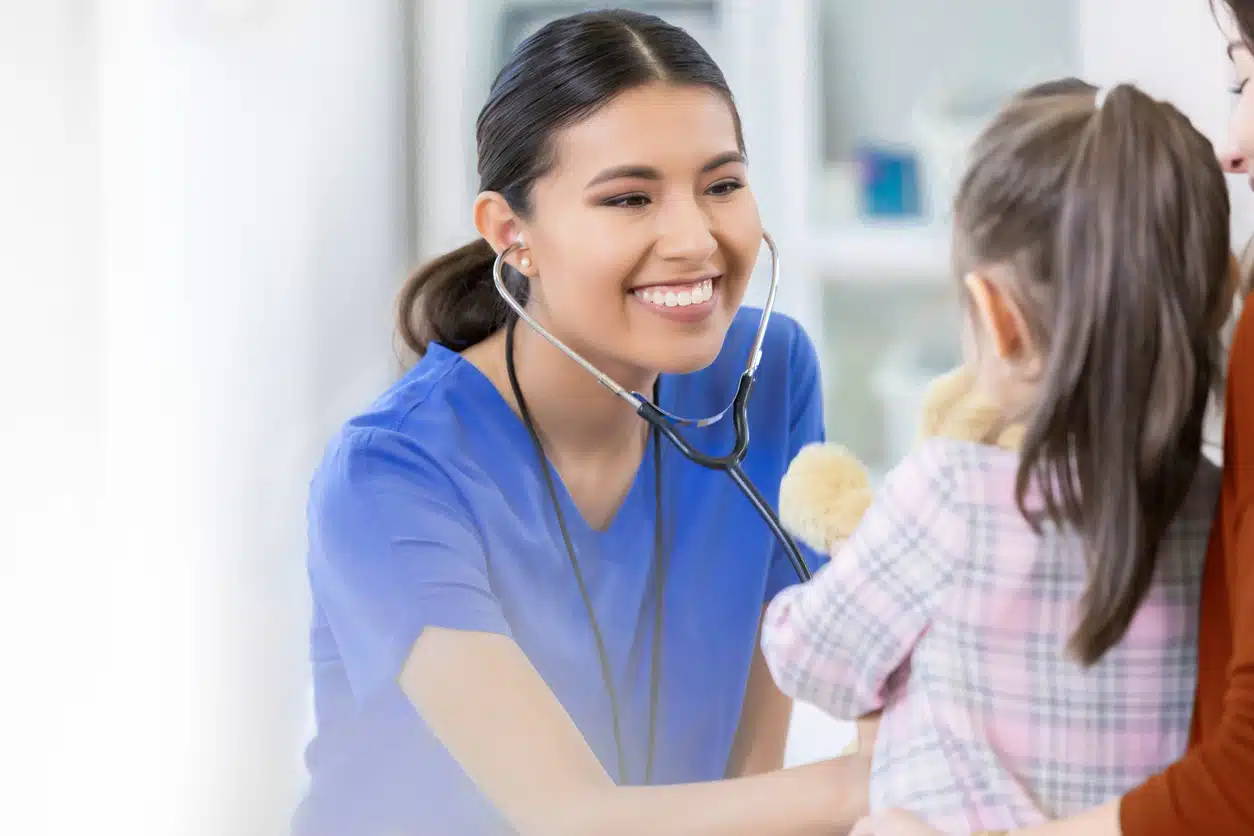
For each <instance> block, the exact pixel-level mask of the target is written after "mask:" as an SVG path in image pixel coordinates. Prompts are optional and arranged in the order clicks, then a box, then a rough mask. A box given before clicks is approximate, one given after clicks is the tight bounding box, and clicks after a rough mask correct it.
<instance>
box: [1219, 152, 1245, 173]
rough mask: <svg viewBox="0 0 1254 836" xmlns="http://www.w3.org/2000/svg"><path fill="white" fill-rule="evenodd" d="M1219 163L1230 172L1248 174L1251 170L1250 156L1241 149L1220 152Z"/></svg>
mask: <svg viewBox="0 0 1254 836" xmlns="http://www.w3.org/2000/svg"><path fill="white" fill-rule="evenodd" d="M1219 164H1220V165H1221V166H1223V169H1224V171H1225V172H1227V173H1228V174H1247V173H1249V170H1250V158H1249V157H1247V156H1246V155H1245V154H1242V153H1241V152H1240V151H1226V152H1224V153H1222V154H1220V155H1219Z"/></svg>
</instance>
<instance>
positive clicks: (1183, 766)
mask: <svg viewBox="0 0 1254 836" xmlns="http://www.w3.org/2000/svg"><path fill="white" fill-rule="evenodd" d="M1226 5H1227V6H1228V7H1229V9H1230V10H1231V12H1232V13H1233V17H1234V19H1235V20H1236V22H1237V24H1238V27H1239V29H1240V33H1241V37H1240V38H1239V39H1237V40H1236V41H1234V42H1233V43H1232V44H1230V45H1229V47H1228V54H1229V56H1230V57H1231V58H1232V63H1233V66H1234V68H1235V70H1236V75H1237V79H1238V81H1237V86H1236V91H1237V94H1238V96H1239V99H1238V103H1237V106H1236V109H1235V111H1234V113H1233V117H1232V145H1233V150H1232V152H1230V153H1228V154H1226V155H1225V159H1224V163H1225V166H1226V168H1227V169H1228V170H1229V171H1230V172H1232V173H1240V174H1246V175H1251V176H1250V180H1249V182H1250V186H1251V188H1254V175H1252V172H1254V92H1252V91H1254V85H1251V86H1249V87H1247V82H1248V81H1249V80H1250V78H1251V77H1252V76H1254V0H1226ZM1252 504H1254V299H1252V300H1251V302H1250V303H1249V304H1247V305H1246V306H1245V308H1244V311H1243V314H1242V316H1241V318H1240V321H1239V323H1238V324H1237V328H1236V334H1235V336H1234V337H1233V342H1232V346H1231V350H1230V359H1229V369H1228V388H1227V398H1226V415H1225V419H1224V479H1223V490H1222V494H1221V497H1220V501H1219V507H1218V510H1217V513H1216V518H1215V529H1214V532H1213V533H1212V536H1211V542H1210V550H1209V553H1208V555H1207V565H1206V571H1205V580H1204V581H1203V589H1202V603H1201V618H1200V633H1199V644H1200V647H1199V657H1198V683H1197V699H1196V705H1195V711H1194V719H1193V735H1192V738H1193V739H1192V744H1191V746H1190V748H1189V751H1188V752H1187V753H1186V754H1185V756H1184V757H1183V758H1182V759H1181V760H1180V761H1179V762H1178V763H1176V764H1175V765H1173V766H1171V767H1169V768H1168V769H1167V770H1166V771H1165V772H1163V773H1161V774H1160V775H1157V776H1155V777H1153V778H1151V779H1150V780H1149V781H1147V782H1146V783H1144V784H1142V785H1141V786H1139V787H1137V788H1135V789H1133V790H1131V791H1130V792H1128V793H1127V794H1126V795H1124V796H1123V797H1122V798H1118V799H1115V800H1113V801H1111V802H1110V803H1108V804H1106V805H1104V806H1102V807H1099V808H1096V809H1094V810H1090V811H1089V812H1087V813H1085V814H1083V815H1080V816H1076V817H1074V818H1070V819H1066V820H1063V821H1057V822H1051V823H1050V824H1047V825H1044V826H1041V827H1036V828H1032V829H1029V830H1017V831H1014V832H1013V834H1010V835H1009V836H1195V834H1196V836H1252V834H1254V514H1247V513H1246V511H1247V509H1249V508H1250V507H1251V505H1252ZM853 836H940V834H939V832H938V831H936V830H933V829H931V828H929V827H927V826H925V825H923V824H921V823H920V822H919V821H918V819H916V818H915V817H913V816H911V815H909V814H907V813H902V812H900V811H887V812H883V813H879V814H877V815H874V816H872V817H870V818H868V819H864V820H863V821H862V822H860V823H859V824H858V826H857V827H856V828H855V830H854V831H853Z"/></svg>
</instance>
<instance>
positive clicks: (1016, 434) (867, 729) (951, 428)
mask: <svg viewBox="0 0 1254 836" xmlns="http://www.w3.org/2000/svg"><path fill="white" fill-rule="evenodd" d="M1023 433H1024V427H1023V426H1022V425H1021V424H1012V423H1006V422H1005V421H1004V420H1003V418H1002V415H1001V410H1000V409H999V408H998V406H997V404H996V403H995V402H994V401H992V400H991V399H990V398H988V397H987V396H986V395H984V394H982V393H981V392H979V391H978V390H977V389H976V388H975V380H974V377H973V376H972V374H971V373H970V372H969V371H968V370H967V369H965V368H964V367H959V368H957V369H954V370H953V371H951V372H948V373H946V374H944V375H941V376H940V377H938V378H936V379H935V380H934V381H932V383H931V384H930V385H929V386H928V389H927V392H926V394H925V395H924V401H923V415H922V416H921V417H920V425H919V438H920V440H922V439H927V438H938V437H943V438H954V439H960V440H963V441H975V442H979V443H982V444H990V445H994V446H997V447H1001V448H1004V449H1009V450H1017V449H1018V448H1019V446H1020V444H1021V442H1022V440H1023ZM871 499H872V491H871V485H870V480H869V478H868V476H867V471H866V468H865V467H864V466H863V465H862V463H861V462H860V461H858V459H857V457H856V456H854V455H853V453H851V452H849V450H847V449H845V448H844V447H842V446H840V445H838V444H834V443H831V442H824V443H817V444H810V445H807V446H806V447H804V448H802V450H801V451H800V452H799V453H798V454H797V456H796V458H795V459H793V461H792V463H791V464H790V465H789V466H788V471H787V472H786V473H785V474H784V478H783V481H782V482H781V483H780V489H779V516H780V521H781V523H782V524H783V525H784V527H785V528H786V529H788V530H789V531H790V532H792V533H793V534H794V535H795V536H797V537H799V538H800V539H801V540H802V541H803V542H805V543H806V544H807V545H808V546H810V547H811V548H813V549H815V550H816V551H819V552H821V553H824V554H829V555H831V556H832V559H833V560H838V559H839V558H840V556H839V554H837V552H838V551H839V549H840V547H841V546H842V545H843V543H844V541H845V540H847V539H848V538H849V536H850V535H851V534H853V532H854V530H855V529H856V528H857V527H858V523H859V521H860V520H861V519H862V515H863V514H864V513H866V510H867V508H868V507H869V506H870V504H871ZM857 726H858V739H857V741H856V742H855V743H854V744H853V745H852V746H851V747H850V748H849V749H848V750H846V754H849V753H852V752H855V751H870V749H871V746H872V744H873V742H874V739H875V732H876V730H877V729H878V726H879V719H878V715H870V716H868V717H864V718H862V719H860V720H859V721H858V723H857Z"/></svg>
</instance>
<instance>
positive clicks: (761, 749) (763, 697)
mask: <svg viewBox="0 0 1254 836" xmlns="http://www.w3.org/2000/svg"><path fill="white" fill-rule="evenodd" d="M791 720H792V699H791V698H790V697H787V696H785V695H784V693H783V692H782V691H780V690H779V688H778V687H777V686H776V685H775V680H773V679H771V671H770V668H768V667H767V666H766V658H765V657H764V656H763V655H762V646H761V644H758V645H757V647H756V649H755V650H754V653H753V663H752V666H751V667H750V668H749V684H748V687H746V688H745V703H744V709H743V710H742V712H741V715H740V727H739V728H738V729H737V730H736V741H735V743H734V744H733V746H732V754H731V758H730V760H729V762H728V765H727V774H728V776H729V777H740V776H746V775H760V774H762V773H764V772H774V771H775V770H777V769H782V768H783V767H784V751H785V749H786V748H787V744H788V726H789V723H790V721H791Z"/></svg>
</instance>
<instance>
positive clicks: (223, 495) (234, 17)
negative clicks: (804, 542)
mask: <svg viewBox="0 0 1254 836" xmlns="http://www.w3.org/2000/svg"><path fill="white" fill-rule="evenodd" d="M587 5H588V4H585V3H560V2H524V1H523V0H427V1H426V2H424V0H96V1H95V2H92V1H91V0H0V68H2V72H0V107H2V108H3V109H2V110H0V114H2V116H0V118H3V130H0V282H2V284H0V287H2V288H3V297H2V298H3V304H0V385H2V386H3V393H2V394H0V403H2V404H3V408H2V409H0V654H2V655H0V660H2V666H0V671H3V674H2V675H3V677H4V679H3V681H2V682H0V832H5V833H21V834H24V836H34V835H35V834H58V835H59V834H69V833H76V834H77V833H87V832H95V833H102V832H103V833H112V832H115V831H118V832H123V831H124V832H127V833H130V834H160V835H161V836H178V835H179V834H234V836H251V834H279V833H283V832H285V831H286V824H287V818H288V815H289V814H290V811H291V808H292V806H293V804H294V803H295V801H296V799H297V798H298V797H299V794H300V792H301V789H302V786H303V781H304V772H303V766H302V763H301V757H302V754H303V753H302V748H303V745H304V743H305V741H306V740H307V739H308V736H309V734H310V732H311V730H312V727H311V713H310V692H309V682H308V669H307V665H306V645H305V629H306V618H307V613H308V601H307V590H306V587H305V578H304V566H303V541H304V537H303V502H304V492H305V486H306V483H307V479H308V477H309V474H310V472H311V469H312V467H313V465H314V463H315V461H316V460H317V457H318V455H319V453H320V451H321V448H322V445H323V444H324V443H325V441H326V439H327V438H328V437H329V435H330V434H331V432H332V431H333V430H334V428H335V427H336V425H337V424H338V423H339V422H340V421H342V420H343V419H344V418H345V417H347V416H348V415H349V414H351V413H352V412H353V411H355V410H357V409H359V408H360V407H362V406H363V405H364V404H365V403H367V402H368V401H369V399H370V398H371V397H372V396H373V394H375V393H376V392H378V391H379V390H380V389H382V388H383V387H384V386H386V385H387V384H388V382H389V381H390V380H391V379H393V377H394V375H395V374H396V371H397V363H396V360H395V356H394V352H393V345H392V340H391V315H392V300H393V294H394V293H395V291H396V290H397V288H398V285H399V283H400V281H401V279H402V278H403V276H404V275H405V273H406V272H407V270H408V269H409V268H410V267H411V266H412V265H414V264H415V263H416V262H417V261H419V260H420V259H422V258H425V257H427V256H430V255H433V254H436V253H439V252H443V251H445V250H447V249H450V248H452V247H455V246H458V245H460V244H462V243H465V242H466V241H467V240H469V239H470V237H471V236H472V235H473V232H474V230H473V227H472V226H471V223H470V215H469V207H470V204H471V200H472V198H473V195H474V191H475V176H474V142H473V129H474V119H475V116H476V114H477V111H478V108H479V106H480V104H481V103H482V101H483V99H484V97H485V94H486V91H487V88H488V85H489V84H490V81H491V78H492V76H493V74H494V72H495V70H496V68H497V67H499V65H500V63H501V61H502V58H503V56H504V55H505V54H506V53H507V52H508V50H510V49H511V48H512V47H513V45H515V44H516V43H517V42H518V41H519V40H520V39H521V38H523V37H525V36H526V34H528V33H529V32H531V31H534V29H535V28H536V27H538V26H539V25H542V24H543V22H545V21H546V20H548V19H551V18H552V17H555V16H559V15H561V14H564V13H567V12H568V11H571V10H574V9H578V8H582V7H586V6H587ZM619 5H622V6H630V7H634V8H639V9H644V10H649V11H654V12H656V13H658V14H660V15H661V16H663V17H667V18H669V19H671V20H672V21H674V22H676V23H679V24H680V25H683V26H685V27H686V28H688V29H689V30H690V31H691V32H692V33H693V34H694V35H696V36H697V37H698V38H699V39H700V40H701V41H702V42H703V43H705V44H706V45H707V47H708V48H709V50H710V51H711V52H712V53H713V54H714V55H715V57H716V58H717V59H718V60H719V61H720V63H721V64H722V66H723V68H724V71H725V72H726V74H727V76H728V78H729V80H730V82H731V84H732V88H733V90H734V91H735V93H736V95H737V98H738V102H739V106H740V111H741V115H742V118H743V120H744V124H745V129H746V134H747V140H748V145H749V153H750V158H751V175H752V177H753V182H754V188H755V191H756V193H757V195H758V199H759V201H760V203H761V205H762V211H763V215H764V219H765V221H766V224H767V227H768V229H769V230H770V231H771V232H772V233H773V234H774V236H775V237H776V239H777V241H778V242H779V244H780V247H781V251H782V253H783V259H782V276H783V287H782V290H781V295H780V298H779V308H780V310H782V311H784V312H786V313H789V314H791V315H792V316H794V317H796V318H798V319H799V320H801V322H802V323H803V324H804V325H805V326H806V327H807V328H808V329H809V330H810V333H811V334H812V335H813V337H814V338H815V340H816V342H817V343H818V345H819V347H820V350H821V353H822V359H823V364H824V369H823V371H824V378H825V387H826V389H825V392H826V398H827V415H828V430H829V435H830V436H831V437H832V438H834V439H839V440H841V441H842V442H844V443H846V444H848V445H849V446H851V447H853V448H854V449H855V451H857V452H858V453H859V454H860V455H862V456H863V457H864V458H865V459H866V460H867V461H868V462H870V463H871V464H872V466H873V467H874V468H875V469H876V470H882V469H883V467H884V466H885V465H887V464H889V463H891V462H893V461H895V460H896V459H897V458H898V457H899V456H900V455H901V452H902V449H903V446H904V445H905V444H906V443H907V442H908V440H909V437H910V435H911V434H912V432H913V418H914V416H915V415H916V414H917V399H918V397H919V394H920V391H921V385H922V383H923V382H924V381H926V380H927V379H928V378H929V377H930V376H932V375H933V374H935V373H936V372H937V371H939V370H942V369H945V368H948V367H949V366H950V365H951V364H952V363H953V362H954V361H955V360H956V357H957V353H956V352H957V343H956V333H957V331H956V322H957V320H956V295H955V291H954V286H953V281H952V279H951V277H950V275H949V272H948V246H947V241H948V227H947V218H946V211H945V207H946V204H947V200H948V197H949V195H950V192H951V189H952V186H953V182H954V176H955V171H956V166H957V165H959V163H960V161H961V155H962V152H963V149H964V147H965V143H967V142H968V141H969V139H970V137H971V136H972V134H973V132H974V131H976V130H978V129H979V127H980V126H981V125H982V123H983V120H985V119H986V118H987V117H988V116H989V114H990V113H991V111H992V109H994V108H996V107H997V106H998V104H999V103H1000V102H1001V101H1002V100H1003V99H1004V98H1005V96H1006V95H1008V94H1009V93H1010V92H1012V91H1013V90H1015V89H1016V88H1018V87H1021V86H1024V85H1026V84H1029V83H1032V82H1034V81H1038V80H1041V79H1045V78H1049V77H1054V76H1059V75H1068V74H1075V75H1080V76H1083V77H1085V78H1086V79H1088V80H1090V81H1093V82H1094V83H1098V84H1103V83H1110V82H1113V81H1136V82H1139V83H1141V84H1142V85H1144V86H1145V87H1146V88H1147V89H1149V90H1150V91H1151V92H1153V93H1156V94H1158V95H1160V96H1164V97H1167V98H1170V99H1172V100H1173V101H1174V102H1175V103H1176V104H1177V105H1178V106H1180V107H1181V108H1182V109H1183V110H1184V111H1185V112H1186V113H1188V114H1189V115H1190V116H1191V117H1193V118H1194V120H1195V121H1196V122H1197V123H1198V125H1199V126H1200V127H1201V128H1202V129H1203V130H1205V131H1206V132H1207V133H1208V134H1209V135H1210V136H1212V138H1213V139H1214V140H1215V141H1216V142H1217V143H1222V141H1223V138H1224V135H1225V121H1226V116H1227V113H1228V110H1229V108H1230V105H1231V97H1230V95H1229V94H1228V92H1227V87H1228V85H1229V77H1228V76H1229V71H1228V68H1227V65H1226V59H1225V56H1224V40H1225V39H1224V37H1223V35H1222V34H1221V32H1220V30H1219V29H1218V28H1217V26H1216V24H1215V21H1214V20H1213V18H1212V17H1211V13H1210V11H1209V8H1208V3H1207V0H1049V2H1040V0H874V2H868V0H727V2H699V1H698V0H693V1H692V2H682V1H681V0H675V1H674V2H652V3H650V2H632V3H621V4H619ZM1234 185H1236V186H1239V188H1235V189H1234V190H1233V191H1234V200H1235V202H1236V206H1237V212H1236V217H1235V220H1234V225H1235V227H1236V231H1237V232H1238V234H1239V235H1240V236H1242V238H1244V237H1245V236H1246V235H1248V233H1249V231H1250V228H1251V224H1250V219H1251V218H1254V214H1252V213H1251V211H1250V196H1249V193H1248V190H1247V189H1245V188H1244V184H1243V183H1240V182H1234ZM763 272H765V271H763ZM764 279H765V275H762V276H759V277H758V279H757V280H756V283H755V287H754V289H753V290H752V295H753V296H754V297H755V298H753V299H751V300H750V301H760V299H761V294H762V292H763V290H764V285H763V280H764ZM850 736H851V730H850V729H849V728H847V727H846V726H844V725H841V724H833V723H830V722H828V721H826V720H824V719H823V718H821V717H818V716H816V715H815V714H814V713H813V712H810V711H808V710H806V709H805V708H804V707H801V708H799V709H798V714H797V720H796V723H795V726H794V733H793V736H792V743H791V744H790V751H789V758H790V761H792V762H800V761H804V760H808V759H812V758H817V757H822V756H824V755H827V754H832V753H834V752H836V751H838V750H839V749H840V748H841V747H843V745H844V744H845V742H847V740H848V739H849V738H850Z"/></svg>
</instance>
